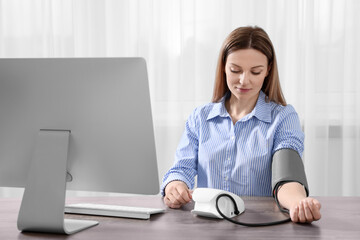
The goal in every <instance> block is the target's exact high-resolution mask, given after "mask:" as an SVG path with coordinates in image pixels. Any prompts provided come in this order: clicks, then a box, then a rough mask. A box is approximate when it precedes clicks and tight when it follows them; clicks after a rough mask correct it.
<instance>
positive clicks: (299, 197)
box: [277, 182, 321, 223]
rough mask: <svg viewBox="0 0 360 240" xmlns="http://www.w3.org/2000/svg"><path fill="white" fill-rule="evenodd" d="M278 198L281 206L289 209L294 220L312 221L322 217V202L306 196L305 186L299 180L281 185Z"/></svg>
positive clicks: (301, 221)
mask: <svg viewBox="0 0 360 240" xmlns="http://www.w3.org/2000/svg"><path fill="white" fill-rule="evenodd" d="M277 198H278V201H279V204H280V206H281V207H284V208H287V209H289V213H290V218H291V220H292V221H293V222H300V223H311V222H312V221H317V220H319V219H320V218H321V214H320V208H321V204H320V202H319V201H318V200H316V199H315V198H311V197H306V191H305V189H304V187H303V186H302V185H301V184H300V183H298V182H288V183H285V184H283V185H282V186H280V188H279V189H278V191H277Z"/></svg>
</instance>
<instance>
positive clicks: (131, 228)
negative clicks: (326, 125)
mask: <svg viewBox="0 0 360 240" xmlns="http://www.w3.org/2000/svg"><path fill="white" fill-rule="evenodd" d="M243 199H244V201H245V207H246V210H245V212H244V213H243V214H242V215H240V216H239V217H237V218H238V220H242V221H246V222H264V221H274V220H280V219H282V218H284V215H283V214H282V213H281V212H279V210H278V209H277V206H276V204H275V203H274V200H273V199H272V198H270V197H246V198H243ZM317 199H319V200H320V202H321V203H322V209H321V213H322V218H321V220H320V221H317V222H314V223H312V224H295V223H292V222H289V223H285V224H281V225H276V226H268V227H255V228H250V227H244V226H239V225H235V224H232V223H230V222H227V221H225V220H221V219H209V218H203V217H198V216H195V215H193V214H192V213H191V212H190V211H191V210H192V209H193V207H194V204H193V203H189V204H187V205H186V206H184V207H183V208H181V209H177V210H175V209H169V208H166V212H165V213H163V214H158V215H153V216H152V217H151V219H150V220H137V219H125V218H111V217H99V216H83V215H68V214H67V215H66V218H77V219H92V220H97V221H99V222H100V224H99V225H98V226H96V227H92V228H90V229H87V230H84V231H82V232H79V233H76V234H73V235H70V236H66V235H54V234H44V233H21V232H19V231H18V229H17V227H16V221H17V214H18V211H19V207H20V202H21V200H20V199H11V198H10V199H9V198H3V199H0V239H1V240H8V239H9V240H11V239H88V240H91V239H99V240H106V239H126V240H128V239H150V240H151V239H156V240H159V239H167V240H174V239H206V240H211V239H221V240H225V239H360V197H318V198H317ZM77 202H92V203H105V204H120V205H128V206H144V207H163V208H165V206H164V204H163V202H162V198H161V197H160V196H137V197H134V196H131V197H107V198H104V197H101V198H99V197H96V198H89V197H87V198H73V199H70V200H68V203H77Z"/></svg>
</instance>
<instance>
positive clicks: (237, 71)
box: [225, 48, 269, 101]
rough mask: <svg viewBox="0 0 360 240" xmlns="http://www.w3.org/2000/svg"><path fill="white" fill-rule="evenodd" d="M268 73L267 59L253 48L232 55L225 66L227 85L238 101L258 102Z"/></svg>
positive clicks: (237, 51)
mask: <svg viewBox="0 0 360 240" xmlns="http://www.w3.org/2000/svg"><path fill="white" fill-rule="evenodd" d="M268 72H269V70H268V60H267V57H266V56H265V55H264V54H263V53H262V52H260V51H258V50H255V49H251V48H250V49H240V50H236V51H234V52H232V53H230V54H229V55H228V57H227V60H226V64H225V74H226V82H227V85H228V87H229V89H230V91H231V93H232V95H234V96H235V97H236V98H237V99H238V100H255V101H256V100H257V98H258V96H259V92H260V90H261V88H262V85H263V83H264V79H265V77H266V76H267V74H268Z"/></svg>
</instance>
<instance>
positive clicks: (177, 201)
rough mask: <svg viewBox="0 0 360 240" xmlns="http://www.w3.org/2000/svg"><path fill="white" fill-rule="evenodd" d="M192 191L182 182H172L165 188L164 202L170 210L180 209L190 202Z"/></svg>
mask: <svg viewBox="0 0 360 240" xmlns="http://www.w3.org/2000/svg"><path fill="white" fill-rule="evenodd" d="M191 194H192V191H190V190H189V188H188V187H187V185H186V184H185V183H184V182H182V181H172V182H170V183H169V184H168V185H167V186H166V188H165V197H164V202H165V204H166V205H167V206H168V207H170V208H180V207H181V206H182V205H185V204H186V203H188V202H190V201H191V199H192V195H191Z"/></svg>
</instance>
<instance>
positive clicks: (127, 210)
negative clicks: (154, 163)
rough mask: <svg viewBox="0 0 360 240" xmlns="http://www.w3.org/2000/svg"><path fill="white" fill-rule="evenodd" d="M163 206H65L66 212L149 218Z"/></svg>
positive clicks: (161, 211) (86, 204) (83, 204)
mask: <svg viewBox="0 0 360 240" xmlns="http://www.w3.org/2000/svg"><path fill="white" fill-rule="evenodd" d="M163 212H165V209H162V208H145V207H128V206H119V205H107V204H93V203H77V204H69V205H66V206H65V213H72V214H86V215H99V216H110V217H124V218H137V219H149V218H150V216H151V214H157V213H163Z"/></svg>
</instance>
